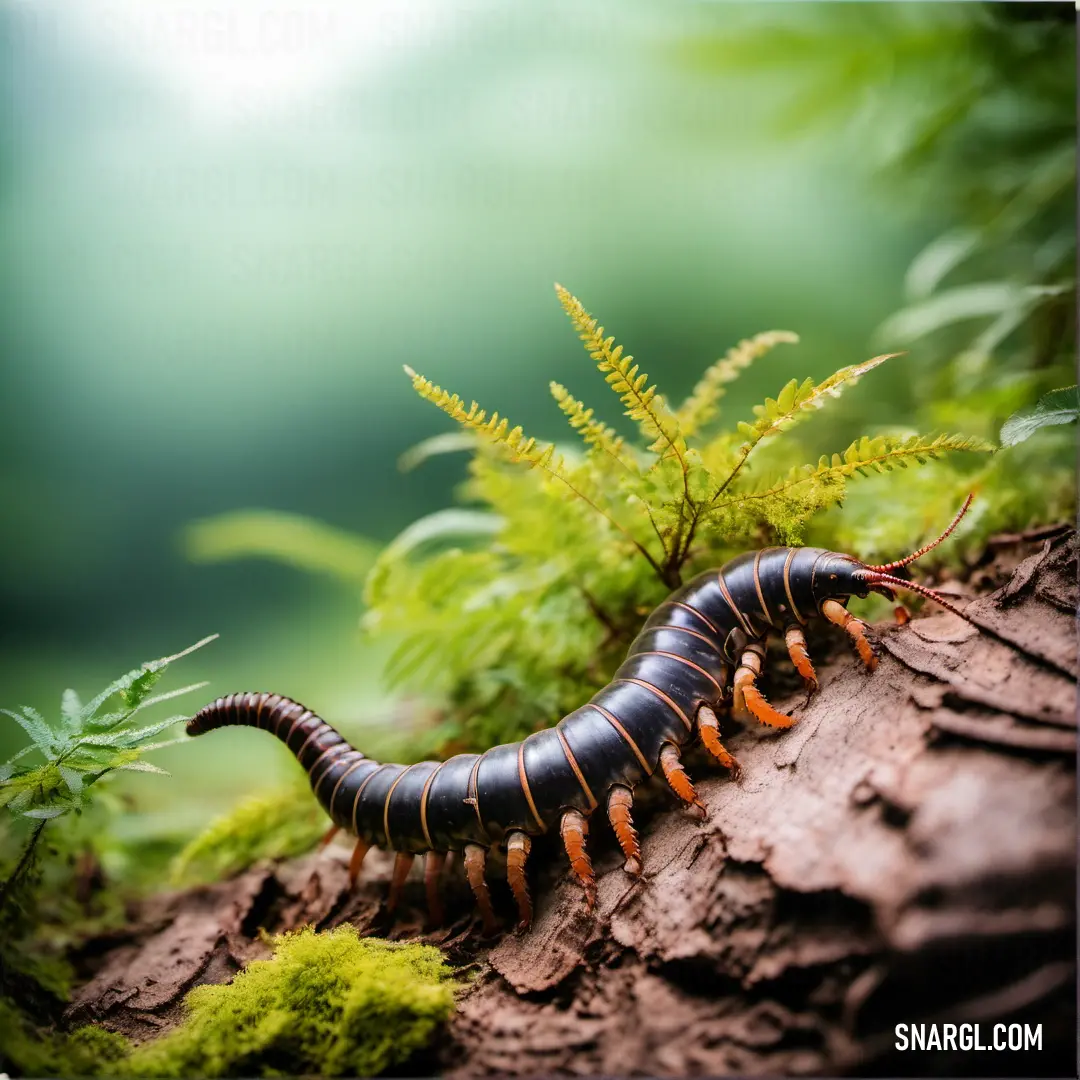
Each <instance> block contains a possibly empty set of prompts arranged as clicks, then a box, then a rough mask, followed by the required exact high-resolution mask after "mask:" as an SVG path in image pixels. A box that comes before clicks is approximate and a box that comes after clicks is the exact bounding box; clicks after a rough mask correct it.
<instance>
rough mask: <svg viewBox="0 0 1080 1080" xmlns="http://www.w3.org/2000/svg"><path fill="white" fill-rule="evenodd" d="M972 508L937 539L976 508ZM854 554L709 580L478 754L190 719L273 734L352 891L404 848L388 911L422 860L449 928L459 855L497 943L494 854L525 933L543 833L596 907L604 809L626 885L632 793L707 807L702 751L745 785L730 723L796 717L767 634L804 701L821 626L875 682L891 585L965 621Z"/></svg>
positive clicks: (205, 716)
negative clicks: (548, 720) (613, 662)
mask: <svg viewBox="0 0 1080 1080" xmlns="http://www.w3.org/2000/svg"><path fill="white" fill-rule="evenodd" d="M970 501H971V500H970V497H969V498H968V501H967V502H966V503H965V504H964V507H963V509H961V511H960V514H958V515H957V518H956V520H955V521H954V522H953V524H952V525H950V527H949V529H948V530H946V532H945V533H944V534H943V535H942V537H940V538H939V540H938V541H937V543H940V541H941V540H942V539H944V538H945V536H948V535H949V533H950V532H951V531H952V529H953V528H954V527H955V525H956V522H957V521H959V519H960V517H961V516H962V515H963V513H964V512H965V511H966V509H967V507H968V505H969V504H970ZM933 546H934V545H930V546H929V547H927V548H925V549H923V550H922V551H919V552H916V553H915V555H914V556H909V557H908V558H906V559H902V560H899V561H898V562H896V563H890V564H887V565H886V566H868V565H866V564H864V563H861V562H859V561H858V560H857V559H855V558H854V557H853V556H850V555H844V554H839V553H836V552H829V551H825V550H822V549H820V548H782V547H781V548H765V549H764V550H761V551H758V552H749V553H747V554H744V555H740V556H737V557H736V558H734V559H732V560H731V561H729V562H728V563H726V564H725V565H724V566H723V567H721V568H720V569H719V570H711V571H707V572H706V573H703V574H701V575H699V576H698V577H696V578H695V579H694V580H693V581H691V582H689V583H688V584H687V585H684V586H683V587H682V588H680V589H679V590H677V591H676V592H674V593H673V594H672V595H671V596H669V597H668V598H667V599H666V600H665V601H664V602H663V603H661V604H660V605H659V606H658V607H657V608H656V609H655V610H654V611H653V613H652V614H651V615H650V616H649V618H648V619H647V620H646V622H645V625H644V627H643V628H642V630H641V633H640V634H639V635H638V636H637V638H636V639H635V640H634V642H633V644H632V645H631V646H630V650H629V652H628V654H627V656H626V659H625V661H624V662H623V664H622V666H621V667H620V668H619V669H618V671H616V672H615V675H614V677H613V678H612V680H611V682H610V683H609V684H608V685H607V686H605V687H604V688H603V689H601V690H600V691H598V692H597V693H596V694H595V695H594V696H593V698H592V700H591V701H589V702H588V703H586V704H585V705H583V706H581V708H579V709H576V710H575V711H574V712H572V713H571V714H570V715H569V716H566V717H564V718H563V719H562V720H560V721H559V722H558V723H557V724H556V725H555V726H554V727H551V728H547V729H545V730H542V731H538V732H535V733H534V734H532V735H530V736H529V737H528V738H526V739H524V740H523V741H521V742H517V743H510V744H505V745H501V746H496V747H493V748H492V749H490V750H487V751H486V752H484V753H482V754H458V755H456V756H455V757H452V758H450V759H448V760H446V761H441V762H436V761H424V762H419V763H417V764H414V765H408V766H406V765H394V764H387V763H380V762H377V761H373V760H372V759H370V758H368V757H365V756H364V754H362V753H361V752H360V751H359V750H356V749H354V748H353V747H352V746H350V745H349V744H348V743H347V742H346V741H345V739H344V738H342V736H341V735H340V734H338V732H337V731H335V730H334V728H332V727H331V726H330V725H329V724H328V723H326V721H325V720H323V719H322V718H321V717H319V716H317V715H315V714H314V713H312V712H311V711H309V710H308V709H305V708H304V707H303V706H302V705H299V704H298V703H297V702H295V701H292V700H290V699H289V698H286V697H282V696H281V695H279V694H269V693H243V694H230V695H228V696H227V697H223V698H219V699H218V700H217V701H214V702H212V703H211V704H209V705H207V706H206V707H205V708H203V709H202V710H200V711H199V712H198V713H197V714H196V715H195V716H194V717H193V718H192V720H191V721H190V722H189V723H188V728H187V730H188V733H189V734H190V735H199V734H202V733H203V732H206V731H210V730H212V729H214V728H218V727H224V726H228V725H247V726H250V727H259V728H263V729H265V730H267V731H270V732H271V733H272V734H273V735H275V736H276V737H277V738H278V739H280V740H281V741H282V742H284V743H285V745H286V746H287V747H288V748H289V749H290V750H291V751H292V752H293V753H294V754H295V755H296V757H297V759H298V760H299V762H300V764H301V765H302V766H303V767H304V769H305V770H306V771H307V773H308V776H309V778H310V781H311V787H312V790H313V792H314V794H315V797H316V799H317V800H318V801H319V803H320V804H321V805H322V806H323V808H324V809H325V810H326V812H327V813H328V814H329V816H330V818H331V820H332V822H333V826H332V829H331V832H330V833H329V834H328V836H327V839H329V838H330V836H332V835H333V833H334V832H335V831H336V830H339V829H340V830H345V831H346V832H348V833H350V834H351V835H353V836H354V837H356V838H357V839H356V847H355V850H354V852H353V856H352V860H351V862H350V867H349V873H350V878H351V879H352V880H353V881H355V879H356V877H357V876H358V875H359V873H360V870H361V866H362V864H363V860H364V856H365V854H366V853H367V851H368V850H369V849H370V848H371V847H373V846H374V847H381V848H385V849H387V850H392V851H395V852H397V857H396V860H395V863H394V869H393V874H392V881H391V885H390V894H389V899H388V904H387V907H388V909H391V910H392V909H393V908H394V907H395V906H396V904H397V903H398V901H399V898H400V895H401V890H402V887H403V885H404V882H405V879H406V876H407V875H408V873H409V869H410V867H411V865H412V862H413V859H414V857H415V856H416V855H420V854H423V855H424V856H425V860H424V862H425V867H424V879H425V889H426V892H427V897H428V904H429V908H430V912H431V917H432V919H433V921H435V922H439V921H441V919H442V904H441V900H440V898H439V879H440V876H441V874H442V870H443V865H444V863H445V860H446V857H447V854H448V853H449V852H460V853H461V854H462V856H463V861H464V869H465V876H466V878H467V880H468V882H469V885H470V887H471V889H472V891H473V894H474V896H475V898H476V903H477V907H478V909H479V912H480V915H481V918H482V919H483V923H484V928H485V931H486V932H489V933H491V932H494V930H495V927H496V919H495V913H494V909H493V905H492V899H491V893H490V891H489V889H488V884H487V879H486V868H487V856H488V852H489V850H490V849H492V848H493V847H496V846H497V847H499V848H501V849H502V850H503V851H504V852H505V855H506V859H505V863H506V874H507V880H508V883H509V886H510V889H511V891H512V894H513V896H514V900H515V902H516V904H517V908H518V923H519V925H520V926H522V927H526V926H528V925H529V923H530V922H531V919H532V898H531V895H530V891H529V885H528V875H527V863H528V858H529V853H530V850H531V847H532V839H531V838H532V837H535V836H539V835H540V834H543V833H548V832H551V833H553V834H554V835H556V836H558V837H559V838H560V839H561V840H562V845H563V847H564V848H565V851H566V856H567V859H568V861H569V864H570V869H571V871H572V873H573V875H574V876H575V877H576V878H577V880H578V882H579V883H580V885H581V887H582V890H583V892H584V894H585V901H586V905H587V907H588V908H589V909H591V908H592V907H593V905H594V903H595V899H596V877H595V874H594V872H593V867H592V862H591V859H590V857H589V852H588V835H589V826H590V822H591V821H592V820H594V818H593V814H594V811H596V810H597V809H598V808H599V809H600V814H599V815H597V816H599V817H601V818H603V817H606V818H607V819H608V822H609V823H610V825H611V827H612V829H613V831H614V833H615V837H616V839H617V841H618V843H619V846H620V848H621V850H622V852H623V856H624V859H625V863H624V867H625V869H626V871H627V872H628V873H630V874H633V875H637V874H640V873H641V868H642V862H641V848H640V842H639V839H638V834H637V831H636V829H635V827H634V823H633V818H632V811H633V792H634V789H635V788H636V787H637V786H638V785H639V784H640V783H642V782H643V781H644V780H646V779H647V778H648V777H650V776H652V775H653V774H654V773H657V772H659V773H660V774H661V775H662V776H663V777H664V779H665V780H666V782H667V784H668V786H669V787H670V788H671V790H672V792H673V793H674V794H675V796H676V797H677V798H678V799H679V800H680V801H681V802H682V803H683V804H684V805H686V806H687V807H688V808H689V809H690V810H691V811H692V812H694V813H696V814H698V815H700V816H704V813H705V807H704V805H703V804H702V803H701V800H700V799H699V798H698V795H697V793H696V791H695V789H694V785H693V782H692V781H691V779H690V777H689V776H688V775H687V773H686V770H685V768H684V767H683V764H682V760H681V758H682V751H683V749H684V748H686V747H687V746H688V745H690V744H691V743H693V742H695V741H697V740H700V741H701V742H702V744H703V745H704V746H705V748H706V750H707V751H708V752H709V754H710V755H711V756H712V757H713V758H714V759H715V760H716V761H717V763H718V764H720V765H721V766H723V767H724V768H726V769H727V770H729V772H730V773H731V775H732V777H733V778H735V779H738V777H739V775H740V772H741V768H740V765H739V763H738V762H737V761H736V760H735V758H734V757H733V756H732V755H731V753H730V752H729V751H728V750H727V748H726V747H725V746H724V745H723V742H722V741H721V738H720V724H719V717H718V712H720V711H722V710H724V709H727V708H730V709H732V711H734V712H735V713H736V714H738V715H742V716H747V717H752V718H754V719H756V720H758V721H760V722H761V723H763V724H766V725H769V726H771V727H775V728H785V727H790V726H791V725H792V724H793V723H794V722H795V717H793V716H788V715H786V714H784V713H781V712H779V711H778V710H777V709H775V708H774V707H773V706H772V705H771V704H770V703H769V702H768V701H767V700H766V699H765V697H764V695H763V694H762V692H761V689H760V688H759V686H758V685H757V682H758V679H759V677H760V675H761V673H762V670H763V667H764V662H765V647H764V643H765V640H766V638H767V636H768V635H770V634H776V635H779V636H781V637H782V638H783V640H784V642H785V644H786V646H787V650H788V654H789V656H790V658H791V660H792V663H793V664H794V666H795V668H796V670H797V671H798V672H799V674H800V675H801V676H802V678H803V681H804V683H805V685H806V687H807V691H808V693H812V692H813V691H814V690H816V689H817V675H816V674H815V672H814V668H813V665H812V663H811V661H810V656H809V652H808V650H807V643H806V638H805V635H804V632H803V628H804V627H805V626H806V624H807V622H808V621H809V620H810V619H811V618H813V617H823V618H825V619H826V620H828V621H829V622H832V623H834V624H836V625H837V626H839V627H841V628H842V629H843V630H844V631H845V633H846V634H847V635H848V636H849V638H850V640H851V643H852V645H853V646H854V647H855V650H856V652H857V653H858V655H859V657H860V658H861V660H862V661H863V663H864V664H865V666H866V668H867V669H868V670H869V671H873V670H874V668H875V666H876V664H877V657H876V656H875V654H874V652H873V649H872V647H871V644H870V641H869V639H868V637H867V635H866V627H865V625H864V624H863V623H862V622H861V621H860V620H858V619H857V618H855V617H854V616H853V615H852V614H851V613H850V612H849V611H848V610H847V607H846V604H847V601H848V599H849V598H850V597H851V596H860V597H865V596H867V595H868V594H869V593H870V592H871V591H874V592H879V593H881V594H883V595H885V596H887V597H888V598H889V599H895V595H894V590H895V589H907V590H910V591H913V592H918V593H921V594H923V595H927V596H930V597H932V598H933V599H934V600H935V601H937V602H938V603H940V604H942V606H944V607H947V608H949V610H951V611H954V612H955V613H956V614H958V615H960V616H961V617H964V616H963V613H962V612H958V611H956V609H955V608H952V607H951V606H950V605H949V604H947V603H946V602H945V601H944V600H943V599H942V598H941V597H940V596H939V595H938V594H937V593H934V592H933V591H932V590H929V589H926V588H924V587H923V586H919V585H915V584H914V583H912V582H909V581H906V580H905V579H902V578H898V577H895V576H894V575H892V574H891V573H889V571H891V570H893V569H895V568H898V567H900V566H904V565H907V563H909V562H911V561H913V559H914V558H915V557H918V556H920V555H922V554H925V552H926V551H927V550H929V549H930V547H933Z"/></svg>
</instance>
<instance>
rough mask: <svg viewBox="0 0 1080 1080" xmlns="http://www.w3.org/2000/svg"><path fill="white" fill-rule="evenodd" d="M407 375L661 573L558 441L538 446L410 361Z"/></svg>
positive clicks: (450, 413) (423, 394)
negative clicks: (580, 480)
mask: <svg viewBox="0 0 1080 1080" xmlns="http://www.w3.org/2000/svg"><path fill="white" fill-rule="evenodd" d="M405 374H406V375H408V376H409V378H410V379H411V380H412V384H413V389H414V390H415V391H416V392H417V393H418V394H419V395H420V396H421V397H422V398H424V400H425V401H430V402H432V403H433V404H434V405H436V406H438V408H440V409H442V411H443V412H444V413H446V414H447V416H449V417H451V418H452V419H454V420H456V421H457V422H458V423H459V424H461V425H462V426H463V427H465V428H468V429H469V430H471V431H475V432H476V433H477V434H479V435H482V436H483V437H484V438H486V439H488V440H490V441H491V443H492V444H493V445H494V446H496V447H497V448H498V449H500V450H501V451H503V452H504V453H506V454H507V455H508V456H509V458H510V460H511V461H524V462H525V463H526V464H527V465H528V466H529V467H530V468H539V469H542V470H543V471H544V472H545V473H547V475H548V476H550V477H551V478H552V479H553V480H557V481H558V482H559V483H560V484H562V485H563V486H564V487H565V488H567V490H569V491H570V492H571V494H573V495H574V496H575V497H576V498H578V499H581V500H582V502H584V503H586V504H587V505H589V506H591V507H592V508H593V510H595V511H596V512H597V513H598V514H599V515H600V516H601V517H603V518H604V519H605V520H606V521H607V522H608V523H609V524H610V525H611V526H612V527H613V528H615V529H617V530H618V531H619V532H620V533H622V534H623V536H625V537H626V539H627V540H629V541H630V543H631V544H633V546H634V547H635V548H636V549H637V550H638V551H639V552H640V553H641V555H642V556H643V557H644V558H645V559H646V560H648V562H649V565H650V566H652V567H653V568H654V569H656V570H657V571H658V572H659V567H658V566H657V563H656V560H655V559H653V557H652V555H651V554H650V553H649V551H648V549H647V548H646V547H645V546H644V545H643V544H642V543H641V542H640V541H639V540H638V539H637V538H636V537H635V536H634V535H633V534H632V533H630V532H629V531H628V530H627V529H626V528H625V527H624V526H623V525H622V524H620V523H619V522H618V521H616V519H615V518H614V517H612V515H611V514H610V513H608V511H607V510H605V509H604V508H603V507H602V506H600V505H599V504H598V503H596V502H595V501H594V500H593V499H591V498H590V497H589V496H588V495H586V494H585V492H583V491H582V490H581V488H580V487H579V486H578V485H577V484H576V483H575V482H574V480H573V479H572V478H571V476H570V475H569V474H568V472H567V470H566V467H565V463H564V461H563V459H562V456H561V455H559V454H556V452H555V444H554V443H549V444H548V445H547V446H538V445H537V442H536V440H535V439H533V438H526V437H525V434H524V432H523V431H522V429H521V428H520V427H514V428H511V427H510V422H509V421H508V420H507V419H506V418H505V417H500V416H499V414H498V413H497V412H495V413H492V414H491V416H490V417H489V416H488V415H487V413H486V411H485V410H484V409H481V408H480V406H479V405H478V404H477V403H476V402H475V401H474V402H472V404H471V405H470V406H469V408H468V409H466V408H465V402H464V401H463V400H462V399H461V398H460V397H458V395H457V394H451V393H450V392H449V391H447V390H444V389H443V388H442V387H441V386H436V385H435V384H434V383H433V382H431V381H430V380H428V379H425V378H424V376H423V375H419V374H417V372H415V371H413V369H412V368H411V367H409V366H408V365H407V364H406V365H405Z"/></svg>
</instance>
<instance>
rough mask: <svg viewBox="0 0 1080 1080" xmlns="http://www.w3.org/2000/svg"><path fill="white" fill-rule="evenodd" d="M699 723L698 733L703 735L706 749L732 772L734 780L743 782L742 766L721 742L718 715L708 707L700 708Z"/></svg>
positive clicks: (702, 738) (702, 739)
mask: <svg viewBox="0 0 1080 1080" xmlns="http://www.w3.org/2000/svg"><path fill="white" fill-rule="evenodd" d="M697 722H698V732H699V733H700V734H701V741H702V743H704V744H705V749H706V750H708V751H709V753H710V754H712V756H713V757H714V758H716V760H717V761H718V762H720V764H721V765H723V766H724V768H725V769H730V770H731V779H732V780H741V779H742V766H741V765H740V764H739V762H738V761H737V760H736V758H735V756H734V755H733V754H732V753H731V752H730V751H729V750H728V749H727V748H726V747H725V746H724V744H723V743H722V742H721V741H720V721H719V720H718V719H717V718H716V713H715V712H713V710H712V709H710V708H709V706H708V705H702V706H700V707H699V708H698V713H697Z"/></svg>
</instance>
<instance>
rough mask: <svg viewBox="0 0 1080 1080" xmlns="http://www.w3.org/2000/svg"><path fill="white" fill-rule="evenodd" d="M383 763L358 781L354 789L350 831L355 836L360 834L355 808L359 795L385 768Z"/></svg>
mask: <svg viewBox="0 0 1080 1080" xmlns="http://www.w3.org/2000/svg"><path fill="white" fill-rule="evenodd" d="M385 768H386V766H385V765H380V766H379V767H378V768H377V769H372V770H371V772H370V773H368V775H367V776H365V777H364V779H363V780H362V781H361V782H360V786H359V787H358V788H357V789H356V796H355V797H354V798H353V801H352V831H353V833H354V834H355V835H356V836H359V835H360V827H359V826H358V825H357V824H356V808H357V807H358V806H359V805H360V796H361V795H363V794H364V788H366V787H367V786H368V784H370V783H371V781H372V780H373V779H374V778H375V777H376V776H378V775H379V773H381V772H382V771H383V769H385Z"/></svg>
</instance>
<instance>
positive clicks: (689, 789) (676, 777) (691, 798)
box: [660, 743, 706, 818]
mask: <svg viewBox="0 0 1080 1080" xmlns="http://www.w3.org/2000/svg"><path fill="white" fill-rule="evenodd" d="M660 768H662V769H663V770H664V779H665V780H666V781H667V782H668V786H669V787H670V788H671V790H672V791H674V792H675V794H676V795H678V796H679V798H680V799H682V801H683V802H684V803H686V804H687V806H692V807H694V809H695V810H697V812H698V815H699V816H700V817H701V818H704V817H705V814H706V810H705V804H704V803H703V802H702V801H701V800H700V799H699V798H698V795H697V792H696V791H695V790H694V785H693V784H692V783H691V782H690V777H689V776H687V775H686V770H685V769H684V768H683V767H682V762H681V761H680V760H679V748H678V747H677V746H676V745H675V744H674V743H664V747H663V749H662V750H661V751H660Z"/></svg>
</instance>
